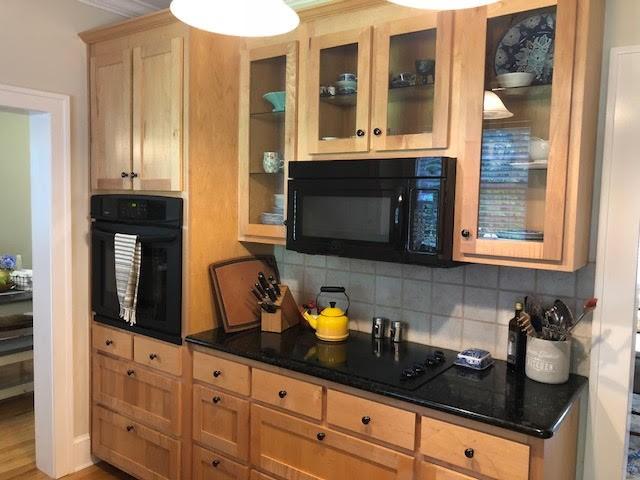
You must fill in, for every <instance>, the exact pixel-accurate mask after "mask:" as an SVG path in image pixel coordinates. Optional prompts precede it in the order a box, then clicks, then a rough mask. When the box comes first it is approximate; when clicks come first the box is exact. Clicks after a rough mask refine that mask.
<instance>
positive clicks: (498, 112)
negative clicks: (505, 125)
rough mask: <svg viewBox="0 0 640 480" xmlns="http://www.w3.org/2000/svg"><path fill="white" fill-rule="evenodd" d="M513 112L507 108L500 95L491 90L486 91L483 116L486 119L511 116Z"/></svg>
mask: <svg viewBox="0 0 640 480" xmlns="http://www.w3.org/2000/svg"><path fill="white" fill-rule="evenodd" d="M511 117H513V113H511V112H510V111H509V110H507V107H505V106H504V103H502V100H500V97H499V96H498V95H496V94H495V93H493V92H490V91H489V90H487V91H485V92H484V112H483V115H482V118H484V119H485V120H499V119H501V118H511Z"/></svg>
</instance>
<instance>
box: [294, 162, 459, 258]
mask: <svg viewBox="0 0 640 480" xmlns="http://www.w3.org/2000/svg"><path fill="white" fill-rule="evenodd" d="M455 181H456V163H455V159H453V158H444V157H423V158H407V159H389V160H336V161H310V162H291V163H290V164H289V190H288V202H287V203H288V205H287V208H288V210H287V216H288V218H287V249H289V250H295V251H298V252H302V253H308V254H324V255H336V256H344V257H350V258H364V259H371V260H381V261H388V262H401V263H416V264H423V265H432V266H444V267H446V266H453V265H456V263H454V262H453V261H452V258H451V257H452V250H453V214H454V199H455Z"/></svg>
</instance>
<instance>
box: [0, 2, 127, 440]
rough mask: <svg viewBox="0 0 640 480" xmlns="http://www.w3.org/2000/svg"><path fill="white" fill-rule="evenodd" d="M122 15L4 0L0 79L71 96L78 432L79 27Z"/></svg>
mask: <svg viewBox="0 0 640 480" xmlns="http://www.w3.org/2000/svg"><path fill="white" fill-rule="evenodd" d="M119 20H122V18H121V17H118V16H116V15H114V14H111V13H107V12H104V11H102V10H98V9H96V8H94V7H90V6H87V5H85V4H82V3H80V2H78V1H76V0H0V65H1V67H0V83H3V84H8V85H15V86H19V87H26V88H33V89H37V90H46V91H50V92H57V93H63V94H66V95H70V96H71V162H72V173H71V177H72V178H71V181H72V198H71V202H72V205H73V206H74V212H73V238H72V241H73V291H74V295H73V320H74V323H75V325H74V335H75V338H74V364H75V367H76V368H75V382H74V394H75V398H76V401H75V411H74V412H73V415H74V431H75V435H82V434H85V433H87V432H88V431H89V338H88V332H89V315H90V302H89V288H88V285H89V242H88V228H89V223H88V214H89V201H88V197H89V132H88V115H89V114H88V101H87V99H88V93H87V60H86V46H85V44H84V43H83V42H82V41H81V40H80V39H79V38H78V36H77V34H78V32H81V31H83V30H87V29H90V28H93V27H97V26H100V25H105V24H108V23H113V22H115V21H119Z"/></svg>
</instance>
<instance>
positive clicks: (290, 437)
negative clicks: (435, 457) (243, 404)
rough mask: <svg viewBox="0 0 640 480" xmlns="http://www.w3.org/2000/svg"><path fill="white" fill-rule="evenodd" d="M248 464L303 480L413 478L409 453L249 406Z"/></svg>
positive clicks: (390, 479) (394, 479)
mask: <svg viewBox="0 0 640 480" xmlns="http://www.w3.org/2000/svg"><path fill="white" fill-rule="evenodd" d="M251 436H252V442H251V443H252V445H251V462H252V464H253V465H254V466H255V467H256V468H259V469H260V470H263V471H265V472H267V473H268V474H270V475H273V476H277V477H279V478H280V477H281V478H289V479H293V478H295V479H300V480H302V479H304V480H344V479H350V478H353V479H376V480H411V479H413V457H410V456H408V455H403V454H401V453H398V452H396V451H394V450H391V449H388V448H385V447H381V446H379V445H374V444H372V443H369V442H366V441H364V440H360V439H357V438H353V437H351V436H349V435H345V434H342V433H338V432H335V431H332V430H329V429H326V428H324V427H320V426H318V425H316V424H314V423H311V422H307V421H304V420H299V419H297V418H294V417H292V416H290V415H287V414H284V413H280V412H276V411H275V410H271V409H270V408H265V407H260V406H258V405H252V406H251Z"/></svg>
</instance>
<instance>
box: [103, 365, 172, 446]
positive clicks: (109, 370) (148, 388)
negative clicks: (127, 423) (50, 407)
mask: <svg viewBox="0 0 640 480" xmlns="http://www.w3.org/2000/svg"><path fill="white" fill-rule="evenodd" d="M92 382H93V399H94V400H95V401H96V402H98V403H100V404H101V405H104V406H105V407H109V408H110V409H112V410H115V411H116V412H119V413H122V414H123V415H127V416H129V417H131V418H135V419H136V420H138V421H140V422H141V423H144V424H146V425H148V426H150V427H153V428H155V429H158V430H160V431H161V432H162V433H171V434H173V435H176V436H178V435H180V432H181V412H182V389H181V384H180V382H179V381H178V380H175V379H173V378H167V377H165V376H162V375H160V374H157V373H154V372H150V371H149V370H145V369H143V368H140V367H139V365H136V364H135V363H133V362H125V361H122V360H116V359H113V358H109V357H105V356H104V355H100V354H95V355H94V356H93V376H92Z"/></svg>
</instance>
